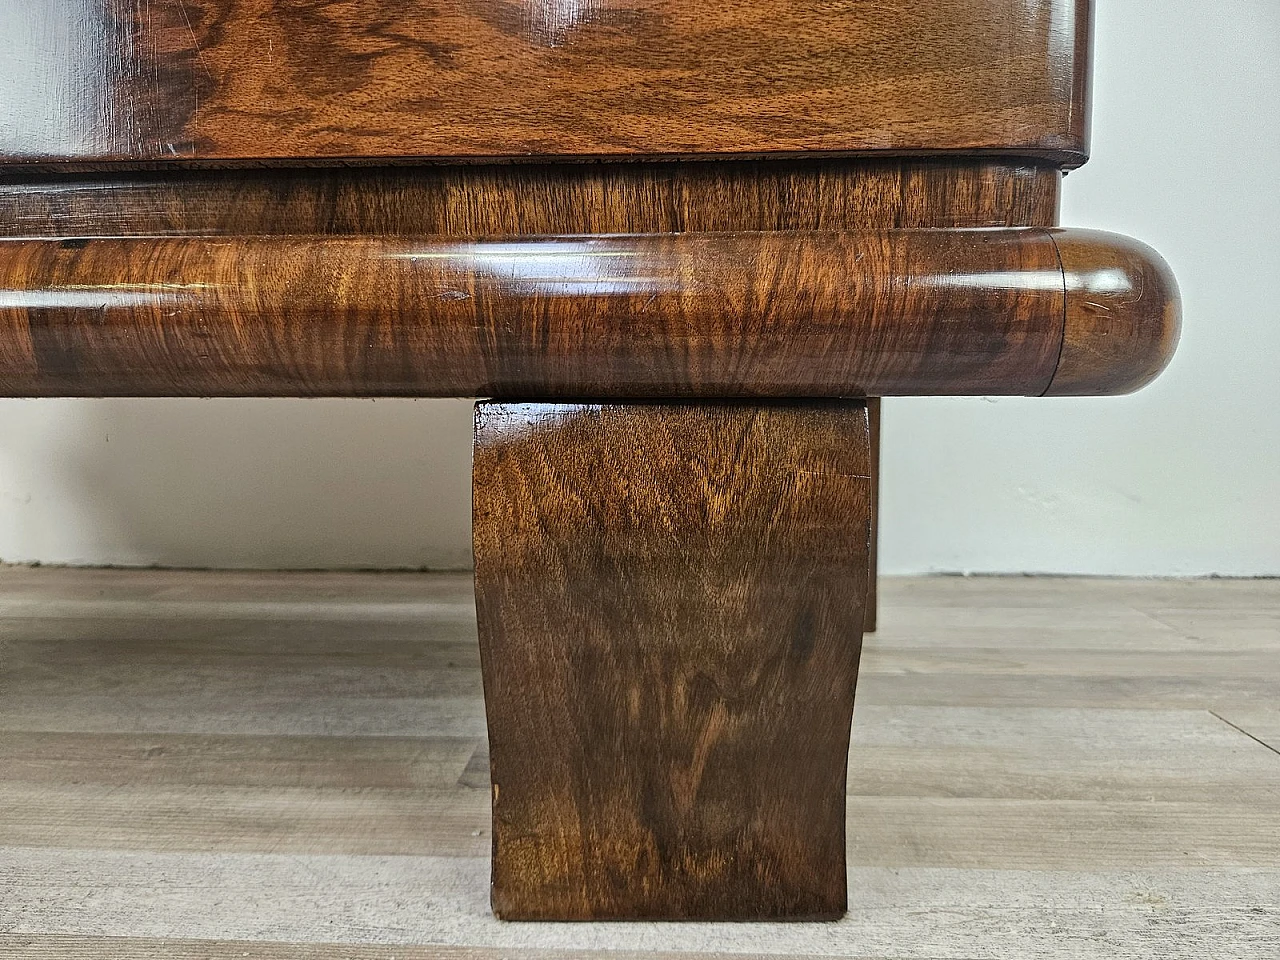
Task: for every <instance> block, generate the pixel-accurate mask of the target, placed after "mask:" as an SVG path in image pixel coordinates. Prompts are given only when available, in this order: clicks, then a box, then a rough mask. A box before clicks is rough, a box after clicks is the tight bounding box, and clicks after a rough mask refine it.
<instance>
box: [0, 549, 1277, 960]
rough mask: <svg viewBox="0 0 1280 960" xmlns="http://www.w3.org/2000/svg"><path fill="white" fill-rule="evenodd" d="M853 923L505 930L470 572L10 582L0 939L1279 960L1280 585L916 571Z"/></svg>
mask: <svg viewBox="0 0 1280 960" xmlns="http://www.w3.org/2000/svg"><path fill="white" fill-rule="evenodd" d="M883 604H884V606H883V614H882V617H881V624H882V627H881V631H880V633H879V634H878V635H877V636H875V637H874V638H873V639H872V640H870V641H869V642H868V646H867V651H866V655H865V658H864V667H863V675H862V678H861V682H860V685H859V689H858V706H857V715H856V719H855V721H854V747H853V751H852V756H851V764H850V775H849V807H848V827H849V859H850V888H851V889H850V902H849V910H850V912H849V916H848V918H847V919H845V920H844V921H843V922H841V923H838V924H750V925H723V924H656V925H655V924H632V925H619V924H609V925H591V924H577V925H541V924H534V925H529V924H502V923H499V922H498V921H495V920H493V919H492V918H491V917H490V915H489V912H488V907H487V898H488V890H487V869H488V867H487V860H486V855H487V852H488V847H489V824H488V808H489V800H488V792H487V789H486V788H487V770H486V757H485V746H484V715H483V710H482V704H481V697H480V677H479V672H478V662H477V654H476V645H475V627H474V623H473V608H472V602H471V595H470V582H469V580H468V579H467V578H465V577H460V576H432V577H424V576H408V575H405V576H400V575H394V576H393V575H331V574H242V573H234V574H221V573H216V574H211V573H167V572H151V571H148V572H111V571H69V570H47V569H36V570H29V569H12V568H0V955H2V956H4V957H22V958H54V957H57V958H70V960H76V958H86V957H94V958H98V957H140V958H196V957H208V958H237V957H257V958H270V960H278V958H279V960H282V958H308V960H320V958H325V960H330V958H332V960H338V958H351V960H374V958H376V960H390V958H393V957H394V958H396V960H420V958H476V960H491V958H498V957H529V958H533V957H537V958H549V957H566V956H567V957H586V956H595V955H597V954H598V953H599V952H600V951H603V950H611V951H616V952H615V953H613V954H611V956H613V957H615V958H618V960H622V958H631V957H638V956H657V955H664V956H667V957H668V958H674V957H681V956H693V955H698V956H706V955H707V954H709V953H710V954H722V955H732V956H766V955H768V956H778V955H785V956H815V957H816V956H840V957H867V958H870V957H879V958H897V960H907V958H924V957H931V958H988V957H990V958H1002V960H1003V958H1012V960H1017V958H1031V957H1073V958H1075V957H1083V958H1107V960H1115V958H1124V957H1135V958H1136V957H1142V958H1150V957H1159V958H1182V957H1185V958H1195V960H1203V958H1209V957H1230V958H1255V957H1256V958H1267V960H1274V958H1277V957H1280V582H1277V581H1270V582H1266V581H1263V582H1222V581H1208V582H1155V583H1151V582H1133V581H1107V580H1045V579H949V578H944V579H920V580H888V581H886V582H885V583H884V586H883Z"/></svg>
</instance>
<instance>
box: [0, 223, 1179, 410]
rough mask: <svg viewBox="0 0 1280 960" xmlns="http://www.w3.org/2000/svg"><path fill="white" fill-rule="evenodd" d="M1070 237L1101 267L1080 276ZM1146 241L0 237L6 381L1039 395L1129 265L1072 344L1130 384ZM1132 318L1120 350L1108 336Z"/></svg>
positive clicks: (752, 236) (965, 234)
mask: <svg viewBox="0 0 1280 960" xmlns="http://www.w3.org/2000/svg"><path fill="white" fill-rule="evenodd" d="M1055 237H1056V240H1055ZM1064 242H1065V243H1067V244H1069V245H1070V249H1086V248H1087V249H1093V250H1094V251H1095V253H1094V255H1093V256H1094V259H1095V260H1096V261H1097V263H1099V264H1100V266H1099V268H1098V277H1094V276H1092V275H1090V274H1087V273H1083V272H1082V273H1080V274H1072V275H1071V276H1065V275H1064V274H1063V272H1062V266H1061V263H1062V261H1061V260H1060V258H1059V254H1058V250H1059V244H1061V243H1064ZM1108 245H1112V246H1115V247H1116V248H1118V249H1119V250H1121V251H1123V256H1120V257H1117V256H1116V255H1114V254H1112V253H1109V252H1108ZM1134 249H1136V245H1134V244H1132V243H1131V241H1128V240H1126V239H1124V238H1115V239H1112V238H1109V237H1108V236H1107V235H1104V234H1089V235H1088V236H1087V237H1084V238H1078V237H1076V235H1074V234H1072V233H1071V232H1069V231H1068V232H1061V233H1058V234H1055V235H1051V234H1050V233H1048V232H1047V231H1043V230H1036V229H1012V230H987V231H978V230H928V231H923V230H922V231H912V230H901V231H885V232H878V231H857V232H855V231H848V232H812V233H810V232H770V233H740V234H729V233H718V234H694V233H684V234H667V235H636V236H582V237H551V238H526V239H511V240H493V241H481V240H477V241H462V240H448V239H415V238H386V239H374V238H366V237H350V238H347V237H292V236H291V237H281V238H271V237H228V238H220V237H182V238H153V237H149V238H141V237H138V238H112V239H108V238H94V239H84V238H76V239H68V240H63V241H51V240H0V333H3V337H2V338H0V394H4V395H8V396H99V395H139V396H193V395H194V396H507V397H510V396H517V397H519V396H524V397H529V398H571V397H624V398H626V397H630V398H643V397H748V396H756V397H839V396H900V395H973V394H988V395H989V394H1006V395H1031V396H1034V395H1039V394H1042V393H1044V392H1045V390H1046V389H1047V388H1048V387H1049V385H1050V383H1051V381H1052V380H1053V379H1054V376H1055V371H1056V370H1057V367H1058V363H1059V358H1060V356H1061V355H1062V354H1063V352H1064V351H1063V337H1064V328H1063V324H1064V317H1065V316H1066V315H1067V314H1068V313H1069V314H1070V315H1072V316H1077V315H1079V314H1080V313H1081V311H1089V310H1093V309H1094V308H1093V307H1092V306H1088V305H1084V306H1080V307H1078V308H1077V306H1076V304H1075V303H1074V300H1075V299H1077V298H1083V299H1084V300H1086V301H1087V302H1088V303H1089V304H1092V303H1094V301H1095V299H1096V298H1095V297H1094V295H1093V294H1091V293H1090V292H1089V291H1091V290H1093V289H1096V288H1097V287H1098V286H1099V285H1100V284H1102V283H1106V284H1110V285H1111V286H1115V285H1116V284H1117V282H1119V281H1118V280H1117V277H1116V275H1117V274H1118V273H1120V272H1122V271H1127V272H1123V273H1122V274H1121V276H1122V279H1123V282H1124V283H1126V284H1128V285H1129V287H1130V288H1132V289H1139V290H1144V294H1143V296H1141V297H1135V296H1117V297H1115V298H1113V300H1112V301H1109V302H1108V303H1109V305H1108V310H1109V311H1110V312H1109V314H1108V316H1109V317H1110V319H1109V321H1108V323H1107V324H1094V325H1092V326H1089V327H1080V328H1078V333H1077V339H1076V340H1075V341H1073V344H1072V349H1073V350H1082V349H1083V350H1087V351H1088V352H1089V355H1090V356H1091V357H1094V358H1095V362H1094V365H1093V367H1092V374H1091V376H1092V378H1093V379H1092V380H1090V381H1089V383H1090V384H1092V386H1090V389H1091V390H1092V391H1093V392H1095V393H1105V392H1126V391H1128V390H1131V389H1134V388H1136V387H1137V386H1140V385H1141V384H1142V383H1144V382H1146V380H1148V379H1149V378H1150V376H1152V375H1153V371H1157V370H1159V369H1160V368H1161V367H1163V365H1164V364H1165V363H1166V362H1167V361H1168V359H1169V356H1170V352H1171V348H1172V344H1173V343H1174V342H1176V329H1177V323H1178V311H1177V302H1176V287H1174V286H1173V285H1172V281H1171V279H1169V280H1168V282H1167V283H1166V284H1165V285H1164V286H1162V287H1157V286H1155V285H1154V284H1150V283H1147V284H1146V285H1145V286H1143V280H1144V277H1145V276H1147V275H1148V274H1155V273H1158V272H1159V271H1161V270H1162V269H1163V268H1162V267H1161V266H1160V262H1159V261H1158V259H1157V260H1147V259H1142V258H1140V257H1139V258H1134V257H1131V256H1130V252H1131V251H1132V250H1134ZM1150 256H1152V257H1154V256H1155V255H1154V254H1151V255H1150ZM1144 271H1145V272H1144ZM1164 275H1165V276H1166V278H1167V274H1164ZM1064 288H1065V290H1066V292H1065V294H1064ZM1091 298H1092V299H1091ZM1128 311H1135V312H1136V313H1137V314H1138V315H1139V319H1137V320H1130V319H1129V318H1128V316H1127V312H1128ZM1126 325H1127V326H1129V327H1132V329H1133V330H1134V335H1133V336H1131V337H1129V338H1128V339H1127V340H1126V341H1125V343H1126V346H1125V349H1123V350H1116V349H1114V348H1108V347H1105V346H1103V347H1097V348H1095V347H1090V346H1088V343H1089V338H1090V337H1094V338H1103V339H1105V338H1109V337H1112V335H1113V331H1114V330H1116V329H1118V328H1120V327H1124V326H1126ZM1076 379H1077V380H1079V379H1080V378H1079V377H1078V376H1077V377H1076Z"/></svg>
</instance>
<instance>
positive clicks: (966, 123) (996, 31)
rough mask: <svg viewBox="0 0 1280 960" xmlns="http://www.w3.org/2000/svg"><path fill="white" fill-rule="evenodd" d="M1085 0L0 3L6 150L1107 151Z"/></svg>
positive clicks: (2, 141)
mask: <svg viewBox="0 0 1280 960" xmlns="http://www.w3.org/2000/svg"><path fill="white" fill-rule="evenodd" d="M1090 20H1091V16H1090V10H1089V2H1088V0H1025V2H1023V0H1020V2H1011V0H881V2H877V3H857V2H843V3H831V2H827V0H519V2H515V0H467V2H465V3H449V4H425V3H421V2H404V0H360V2H350V0H348V2H337V3H324V2H314V0H309V2H296V0H294V2H287V3H286V2H274V0H147V2H138V0H0V24H3V25H4V27H5V40H4V41H3V47H0V52H3V54H4V56H3V58H2V59H0V90H3V92H4V93H5V95H6V97H5V102H6V103H7V104H8V106H7V108H6V109H5V110H4V111H3V112H0V162H3V161H4V160H9V161H26V162H32V161H37V162H41V161H42V162H81V163H84V162H125V163H127V162H139V161H152V162H165V161H181V160H187V161H192V160H194V161H204V162H226V161H232V162H237V161H238V162H245V161H271V162H286V163H287V162H296V161H298V160H310V161H314V160H326V159H328V160H345V159H358V160H370V159H374V160H376V159H390V158H397V159H415V158H484V157H494V158H498V157H501V158H515V159H519V158H527V157H531V156H541V157H615V158H631V157H637V156H684V155H733V154H749V155H751V154H756V155H758V154H777V153H783V154H795V153H807V152H812V151H827V152H839V153H847V152H860V151H896V152H922V151H923V152H939V151H964V152H983V151H995V152H1002V153H1006V154H1012V155H1021V156H1037V157H1040V158H1043V159H1047V160H1049V161H1050V162H1053V163H1055V164H1063V165H1068V166H1070V165H1076V164H1079V163H1081V162H1083V160H1084V158H1085V155H1086V153H1087V127H1088V96H1087V82H1088V59H1089V28H1090Z"/></svg>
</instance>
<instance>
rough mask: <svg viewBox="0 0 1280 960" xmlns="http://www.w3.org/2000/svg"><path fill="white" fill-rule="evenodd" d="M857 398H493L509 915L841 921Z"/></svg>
mask: <svg viewBox="0 0 1280 960" xmlns="http://www.w3.org/2000/svg"><path fill="white" fill-rule="evenodd" d="M869 459H870V450H869V437H868V425H867V416H866V408H865V406H864V405H862V404H856V403H836V404H829V405H813V404H796V405H790V404H783V405H776V404H775V405H762V406H744V405H733V404H729V405H684V404H655V405H625V406H609V405H605V406H598V405H550V404H500V403H482V404H479V405H477V408H476V459H475V527H474V529H475V553H476V598H477V610H478V617H479V629H480V646H481V657H482V661H483V666H484V671H485V698H486V710H487V713H488V717H489V742H490V753H491V769H492V775H493V823H494V827H493V829H494V841H493V842H494V848H493V854H494V859H493V906H494V911H495V912H496V913H497V914H498V915H499V916H500V917H503V918H507V919H560V920H563V919H591V918H593V919H603V918H609V917H614V918H623V917H628V918H638V917H656V918H667V919H674V918H701V919H745V918H752V919H762V918H767V917H834V916H839V915H841V914H842V913H844V910H845V872H844V858H843V855H842V851H843V848H844V799H843V794H844V791H843V783H844V765H845V754H846V753H847V751H848V732H849V721H850V718H851V714H852V710H853V688H854V682H855V680H856V677H857V662H858V651H859V647H860V641H861V635H862V619H863V615H864V614H863V605H864V601H865V597H866V592H867V550H868V539H869V521H870V518H869V511H870V478H869V469H870V462H869Z"/></svg>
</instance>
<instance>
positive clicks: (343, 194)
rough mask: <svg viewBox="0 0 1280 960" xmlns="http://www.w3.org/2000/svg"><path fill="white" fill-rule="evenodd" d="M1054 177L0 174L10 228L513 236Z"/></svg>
mask: <svg viewBox="0 0 1280 960" xmlns="http://www.w3.org/2000/svg"><path fill="white" fill-rule="evenodd" d="M1060 181H1061V174H1060V173H1059V172H1058V171H1057V170H1055V169H1053V168H1049V167H1036V166H1029V165H1019V164H1006V163H995V162H983V161H978V160H967V161H951V162H943V161H907V160H827V161H813V160H809V161H780V160H773V161H722V162H719V163H700V162H683V163H682V162H678V161H672V162H666V163H647V164H642V163H626V164H623V163H616V164H525V165H521V166H518V167H517V166H511V165H501V164H495V165H481V164H476V165H464V166H456V167H420V168H413V169H410V168H395V169H387V168H363V169H356V170H342V169H327V170H223V171H210V170H183V171H173V172H168V173H166V172H147V173H132V174H127V175H126V174H114V175H112V174H95V175H90V176H83V175H81V176H71V175H66V174H64V175H61V176H56V177H53V176H50V175H49V174H43V175H40V176H35V177H33V176H32V175H30V174H29V173H24V172H22V171H13V170H10V171H7V172H6V173H5V174H0V232H3V234H4V235H6V236H32V237H41V236H103V235H105V236H119V235H138V234H141V235H144V236H152V235H169V234H177V235H186V234H201V235H204V234H227V235H232V236H234V235H237V234H239V235H244V234H270V235H288V234H303V235H308V234H371V235H374V236H382V235H387V234H393V235H411V236H425V235H437V234H439V235H449V236H462V237H475V236H482V237H483V236H515V235H526V234H576V233H676V232H681V231H686V230H698V231H737V230H833V229H890V228H895V227H1017V226H1053V225H1054V224H1056V223H1057V215H1058V191H1059V185H1060Z"/></svg>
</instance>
